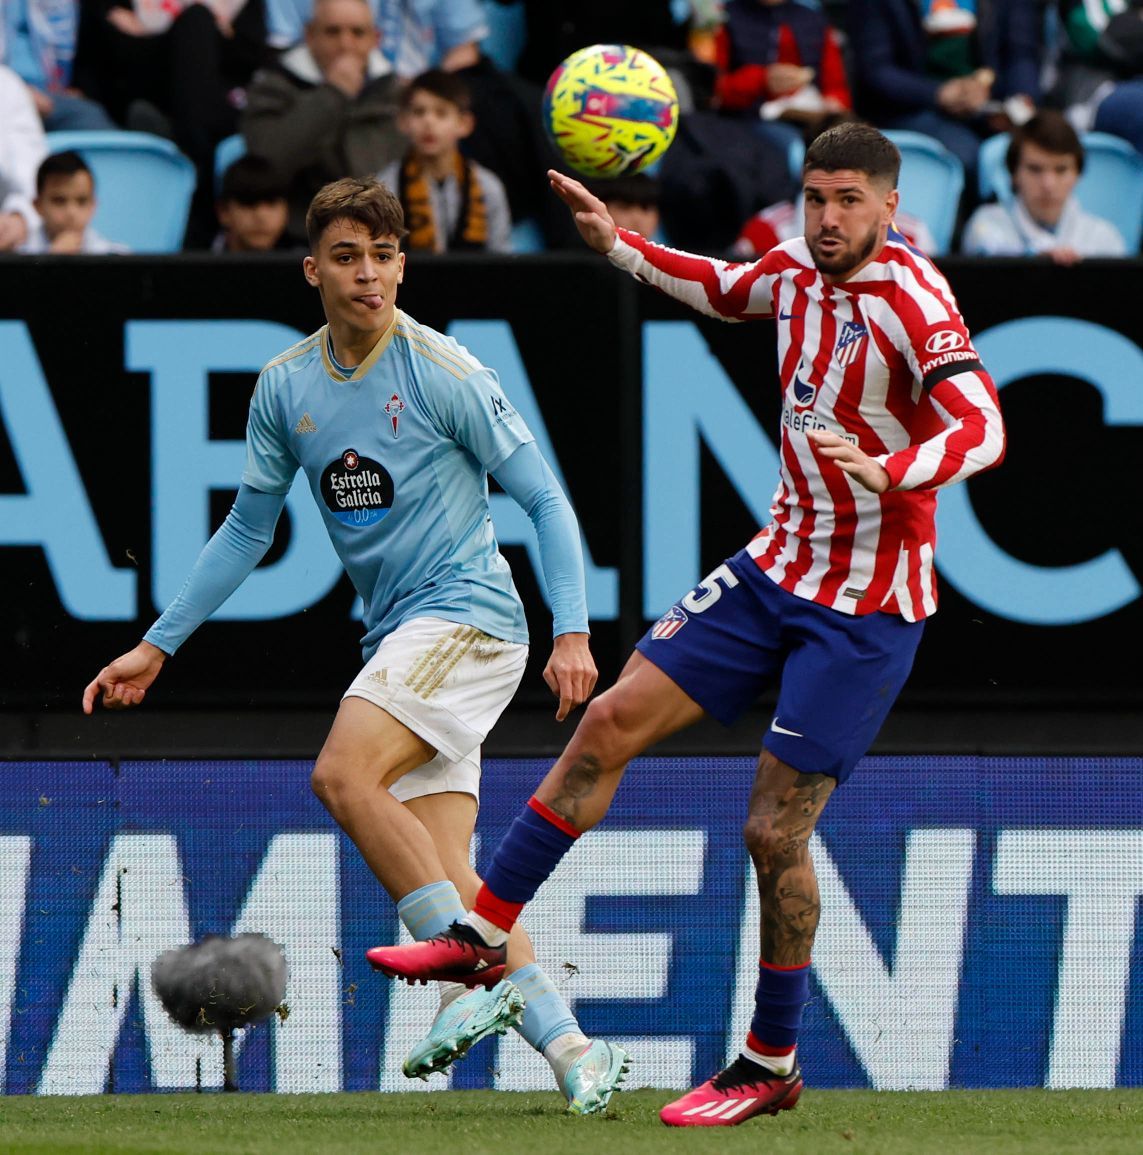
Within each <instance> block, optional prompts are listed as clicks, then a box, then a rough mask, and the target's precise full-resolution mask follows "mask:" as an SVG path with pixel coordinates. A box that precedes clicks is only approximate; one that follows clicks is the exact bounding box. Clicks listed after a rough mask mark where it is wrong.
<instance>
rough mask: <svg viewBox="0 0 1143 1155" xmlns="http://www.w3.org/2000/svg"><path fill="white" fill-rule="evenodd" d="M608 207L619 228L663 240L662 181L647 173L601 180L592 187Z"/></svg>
mask: <svg viewBox="0 0 1143 1155" xmlns="http://www.w3.org/2000/svg"><path fill="white" fill-rule="evenodd" d="M591 191H592V192H593V193H594V194H595V195H596V196H597V197H599V199H600V200H601V201H603V203H604V204H605V205H606V206H607V211H608V212H609V213H610V214H611V219H612V220H613V221H614V222H615V224H616V225H617V226H618V227H619V228H623V229H630V230H631V231H632V232H633V233H638V234H639V235H640V236H642V237H646V238H647V239H648V240H649V241H654V240H660V239H661V238H660V237H659V236H658V233H659V228H660V225H661V220H660V215H659V182H658V181H657V180H656V179H655V178H654V177H652V176H648V175H647V173H645V172H637V173H634V174H633V175H632V176H620V177H616V178H615V179H614V180H607V181H599V182H598V183H597V184H595V185H593V186H592V190H591Z"/></svg>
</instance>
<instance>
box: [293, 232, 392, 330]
mask: <svg viewBox="0 0 1143 1155" xmlns="http://www.w3.org/2000/svg"><path fill="white" fill-rule="evenodd" d="M303 266H304V269H305V274H306V280H307V281H309V283H310V284H311V285H314V286H316V288H317V290H318V292H319V293H320V294H321V300H322V305H323V306H324V308H325V315H326V319H327V320H328V321H329V323H330V325H331V326H334V334H335V337H336V334H337V332H338V330H339V329H340V330H341V331H342V332H344V333H360V334H364V333H377V334H381V333H383V332H384V331H385V330H386V329H387V328H388V327H389V325H390V324H391V323H392V321H393V313H394V310H395V309H396V308H397V286H398V285H399V284H400V283H401V281H402V280H403V279H404V276H405V254H404V253H402V252H401V251H400V244H399V242H398V240H397V238H396V237H395V236H382V237H371V236H370V235H369V230H368V229H367V228H366V227H365V226H364V225H362V224H359V223H358V222H357V221H352V220H336V221H333V222H332V223H331V224H330V225H329V226H328V227H327V228H326V230H325V232H324V233H322V236H321V240H320V241H319V242H318V246H317V251H316V252H315V253H313V254H312V255H311V256H308V257H306V259H305V261H304V262H303Z"/></svg>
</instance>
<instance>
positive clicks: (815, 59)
mask: <svg viewBox="0 0 1143 1155" xmlns="http://www.w3.org/2000/svg"><path fill="white" fill-rule="evenodd" d="M714 44H715V60H716V66H717V68H718V79H717V80H716V82H715V89H714V97H715V104H716V107H718V108H719V109H720V110H721V111H723V112H724V113H737V114H740V115H743V116H747V117H750V118H751V119H752V121H753V122H754V124H755V127H756V130H757V131H759V132H760V133H761V134H762V135H764V136H767V137H769V138H770V139H772V140H773V141H774V142H775V143H777V144H779V145H780V146H782V147H788V146H789V145H790V144H791V143H792V142H793V141H795V140H801V139H802V136H803V132H804V133H805V134H806V135H808V136H811V137H812V136H816V135H817V126H819V125H821V124H822V122H823V121H824V120H825V119H826V118H831V119H833V118H836V116H837V114H838V113H845V112H849V111H851V110H852V108H853V98H852V97H851V96H850V93H849V84H848V82H847V81H846V78H845V65H844V64H843V62H842V56H841V46H840V44H839V42H838V38H837V33H836V32H834V30H833V29H832V28H831V27H830V24H829V21H828V20H827V19H826V17H825V14H824V13H823V12H821V11H820V10H819V9H815V8H807V7H806V6H805V5H804V4H799V3H795V0H730V2H729V3H728V4H727V5H726V21H725V23H723V24H722V25H721V26H720V27H719V28H718V29H717V30H716V32H715V40H714Z"/></svg>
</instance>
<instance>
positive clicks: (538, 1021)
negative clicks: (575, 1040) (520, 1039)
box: [508, 963, 582, 1053]
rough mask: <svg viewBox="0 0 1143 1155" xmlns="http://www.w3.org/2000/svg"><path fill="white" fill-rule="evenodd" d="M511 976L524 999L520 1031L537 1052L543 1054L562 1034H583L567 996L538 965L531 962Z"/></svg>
mask: <svg viewBox="0 0 1143 1155" xmlns="http://www.w3.org/2000/svg"><path fill="white" fill-rule="evenodd" d="M508 977H509V978H510V979H511V980H512V981H513V982H514V983H515V984H516V985H517V986H518V987H519V988H520V993H521V994H522V995H523V996H524V1019H523V1022H521V1023H520V1026H519V1027H518V1028H517V1030H519V1032H520V1034H522V1035H523V1036H524V1038H525V1039H527V1040H528V1042H529V1043H531V1044H532V1046H533V1047H535V1048H536V1050H537V1051H540V1052H541V1053H542V1052H543V1050H544V1048H545V1047H546V1046H547V1045H548V1044H549V1043H550V1042H551V1041H552V1040H553V1039H558V1038H559V1037H560V1035H567V1034H571V1033H575V1034H582V1032H581V1031H580V1028H579V1023H578V1022H576V1017H575V1015H573V1014H572V1013H571V1008H570V1007H569V1006H568V1005H567V1003H566V1002H564V997H563V995H561V994H560V992H559V991H558V990H556V987H555V984H554V983H553V982H552V980H551V979H550V978H548V976H547V975H546V974H545V973H544V972H543V971H542V970H541V969H540V966H539V964H538V963H529V964H528V965H527V966H523V967H521V968H520V969H519V970H518V971H515V972H513V973H512V974H510V975H509V976H508Z"/></svg>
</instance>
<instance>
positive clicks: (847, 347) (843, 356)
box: [834, 321, 869, 369]
mask: <svg viewBox="0 0 1143 1155" xmlns="http://www.w3.org/2000/svg"><path fill="white" fill-rule="evenodd" d="M867 336H869V330H868V329H866V327H865V326H864V325H863V324H861V322H860V321H846V322H845V324H844V325H842V327H841V333H840V335H839V336H838V339H837V345H836V346H835V347H834V357H835V358H836V359H837V363H838V364H839V365H840V366H841V367H842V368H843V369H844V368H845V367H846V366H848V365H852V364H853V363H854V361H856V360H857V358H858V357H859V356H860V355H861V350H862V349H863V348H864V346H865V338H866V337H867Z"/></svg>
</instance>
